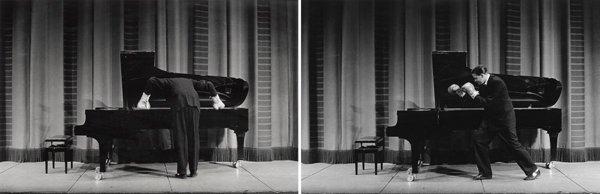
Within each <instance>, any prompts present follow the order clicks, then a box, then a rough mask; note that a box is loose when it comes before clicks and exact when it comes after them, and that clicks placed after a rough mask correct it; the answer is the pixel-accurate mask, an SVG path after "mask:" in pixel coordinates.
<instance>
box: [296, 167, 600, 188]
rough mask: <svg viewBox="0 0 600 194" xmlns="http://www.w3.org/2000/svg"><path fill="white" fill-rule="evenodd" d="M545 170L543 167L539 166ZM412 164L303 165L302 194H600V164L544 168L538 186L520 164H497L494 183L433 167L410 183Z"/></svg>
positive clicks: (470, 170) (469, 170) (472, 170)
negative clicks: (379, 166)
mask: <svg viewBox="0 0 600 194" xmlns="http://www.w3.org/2000/svg"><path fill="white" fill-rule="evenodd" d="M537 165H538V166H542V165H543V164H542V163H537ZM407 168H408V165H394V164H388V163H384V166H383V171H382V172H381V171H380V172H378V175H375V173H374V167H373V164H372V163H366V164H365V170H361V165H360V164H359V174H358V175H354V164H353V163H352V164H334V165H332V164H323V163H317V164H303V165H302V193H591V192H593V193H600V184H599V183H600V162H598V161H594V162H583V163H563V162H557V163H555V168H553V169H545V168H541V172H542V174H541V175H540V177H539V178H538V179H536V180H533V181H524V180H523V178H525V174H524V173H523V172H522V171H521V169H520V168H519V167H518V166H517V164H516V163H494V164H492V170H493V173H494V176H493V179H491V180H483V181H475V180H473V179H472V177H473V176H475V175H477V167H476V166H475V164H465V165H432V166H424V167H422V168H421V174H418V175H417V179H416V180H414V181H413V182H408V181H407V180H406V177H407V176H408V175H407V173H406V170H407Z"/></svg>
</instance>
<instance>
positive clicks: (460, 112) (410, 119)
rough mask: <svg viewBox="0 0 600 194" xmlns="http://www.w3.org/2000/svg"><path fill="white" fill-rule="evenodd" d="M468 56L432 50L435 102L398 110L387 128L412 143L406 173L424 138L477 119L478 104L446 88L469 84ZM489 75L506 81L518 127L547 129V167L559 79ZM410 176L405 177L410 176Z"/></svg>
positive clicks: (556, 123)
mask: <svg viewBox="0 0 600 194" xmlns="http://www.w3.org/2000/svg"><path fill="white" fill-rule="evenodd" d="M467 59H468V54H467V53H466V52H456V51H435V52H434V53H433V65H434V66H433V73H434V93H435V103H436V107H435V108H415V109H408V110H398V111H397V115H398V117H397V118H398V122H397V123H396V125H395V126H389V127H388V128H387V129H386V135H387V136H389V137H399V138H403V139H406V140H407V141H408V142H409V143H410V144H411V165H412V167H411V169H409V173H411V174H412V173H418V171H419V164H420V161H419V159H420V158H421V156H422V154H423V152H424V146H425V140H435V139H438V138H444V136H446V135H448V134H449V133H450V132H451V130H474V129H476V128H477V127H478V125H479V123H480V122H481V119H482V118H481V117H482V115H483V108H478V107H476V106H474V104H469V103H465V102H459V101H457V99H458V98H457V97H454V96H452V95H449V94H448V92H447V88H448V86H450V85H451V84H452V83H457V84H459V85H462V84H464V83H466V82H467V81H469V82H472V83H473V81H472V80H473V78H472V77H471V72H470V69H469V68H468V67H467ZM494 75H497V76H499V77H501V78H502V79H503V80H504V82H505V83H506V85H507V88H508V90H509V95H510V97H511V100H512V102H513V106H514V107H515V116H516V118H517V123H516V126H517V130H528V129H538V128H541V129H543V130H545V131H546V132H547V133H548V134H549V136H550V160H549V161H548V163H546V167H547V168H551V167H552V161H554V160H555V159H556V146H557V145H556V144H557V137H558V133H559V132H560V131H561V128H562V127H561V125H562V123H561V120H562V116H561V115H562V113H561V109H560V108H549V107H550V106H552V105H554V104H555V103H556V101H557V100H558V98H559V97H560V93H561V90H562V86H561V84H560V82H559V81H557V80H555V79H552V78H543V77H532V76H512V75H500V74H494ZM410 178H411V177H409V178H408V179H409V181H412V180H411V179H410ZM412 178H414V177H412Z"/></svg>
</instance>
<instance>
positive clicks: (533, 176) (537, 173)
mask: <svg viewBox="0 0 600 194" xmlns="http://www.w3.org/2000/svg"><path fill="white" fill-rule="evenodd" d="M540 174H542V172H541V171H540V169H539V168H538V169H535V171H533V173H531V174H530V175H528V176H527V177H525V179H523V180H526V181H531V180H535V179H537V178H538V177H539V176H540Z"/></svg>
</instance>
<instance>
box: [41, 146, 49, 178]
mask: <svg viewBox="0 0 600 194" xmlns="http://www.w3.org/2000/svg"><path fill="white" fill-rule="evenodd" d="M42 153H43V156H42V158H44V164H45V166H46V174H48V148H44V150H43V151H42Z"/></svg>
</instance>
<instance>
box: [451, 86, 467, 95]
mask: <svg viewBox="0 0 600 194" xmlns="http://www.w3.org/2000/svg"><path fill="white" fill-rule="evenodd" d="M448 93H449V94H450V95H452V94H456V95H458V96H460V97H463V96H465V91H463V90H462V89H460V86H458V85H456V84H452V85H450V86H449V87H448Z"/></svg>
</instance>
